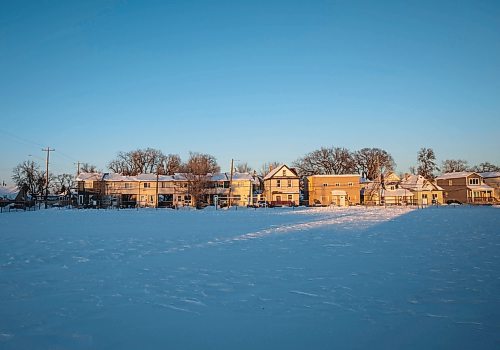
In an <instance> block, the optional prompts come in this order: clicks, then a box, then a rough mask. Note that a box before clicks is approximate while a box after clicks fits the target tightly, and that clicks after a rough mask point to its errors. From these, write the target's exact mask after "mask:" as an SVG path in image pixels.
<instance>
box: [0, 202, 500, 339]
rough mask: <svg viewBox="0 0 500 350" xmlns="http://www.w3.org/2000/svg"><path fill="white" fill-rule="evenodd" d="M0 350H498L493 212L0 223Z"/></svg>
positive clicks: (265, 212)
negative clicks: (335, 349)
mask: <svg viewBox="0 0 500 350" xmlns="http://www.w3.org/2000/svg"><path fill="white" fill-rule="evenodd" d="M0 232H1V233H0V349H334V348H337V349H397V348H399V349H499V348H500V209H499V208H492V207H487V208H475V207H456V208H452V207H441V208H428V209H424V210H410V209H406V208H387V209H384V208H368V209H367V208H348V209H330V208H318V209H296V210H291V209H259V210H246V209H245V210H241V209H240V210H238V211H234V210H231V211H213V210H210V209H206V210H202V211H195V210H192V211H187V210H186V211H182V210H179V211H174V210H158V211H156V210H139V211H135V210H120V211H111V210H109V211H105V210H59V209H52V210H42V211H37V212H18V213H3V214H1V215H0Z"/></svg>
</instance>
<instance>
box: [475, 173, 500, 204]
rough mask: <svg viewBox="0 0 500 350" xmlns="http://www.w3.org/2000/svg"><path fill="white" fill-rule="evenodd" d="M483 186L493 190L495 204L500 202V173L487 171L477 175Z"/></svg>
mask: <svg viewBox="0 0 500 350" xmlns="http://www.w3.org/2000/svg"><path fill="white" fill-rule="evenodd" d="M479 175H481V177H482V178H483V181H484V183H485V184H487V185H488V186H490V187H491V188H493V196H494V197H495V200H496V201H497V202H500V171H489V172H484V173H479Z"/></svg>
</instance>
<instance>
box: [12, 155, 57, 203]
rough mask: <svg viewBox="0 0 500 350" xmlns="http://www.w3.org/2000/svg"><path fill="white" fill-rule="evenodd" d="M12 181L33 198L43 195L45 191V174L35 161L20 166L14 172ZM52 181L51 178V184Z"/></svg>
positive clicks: (25, 162)
mask: <svg viewBox="0 0 500 350" xmlns="http://www.w3.org/2000/svg"><path fill="white" fill-rule="evenodd" d="M12 172H13V174H12V180H13V181H14V183H15V184H16V186H17V187H18V188H19V189H20V190H23V191H25V192H26V193H27V194H30V195H31V196H32V197H36V196H39V195H42V194H43V192H44V190H45V183H46V177H45V172H44V171H42V170H41V169H40V166H39V165H38V164H36V163H35V162H33V161H29V160H27V161H24V162H22V163H20V164H18V165H17V166H16V167H15V168H14V170H13V171H12ZM51 179H52V177H51V176H49V184H50V180H51Z"/></svg>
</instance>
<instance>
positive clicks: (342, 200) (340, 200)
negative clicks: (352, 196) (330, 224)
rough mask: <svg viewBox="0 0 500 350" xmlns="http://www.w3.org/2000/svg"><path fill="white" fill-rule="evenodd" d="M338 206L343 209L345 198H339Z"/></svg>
mask: <svg viewBox="0 0 500 350" xmlns="http://www.w3.org/2000/svg"><path fill="white" fill-rule="evenodd" d="M339 206H341V207H345V196H339Z"/></svg>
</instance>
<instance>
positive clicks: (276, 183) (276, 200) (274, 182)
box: [264, 164, 300, 206]
mask: <svg viewBox="0 0 500 350" xmlns="http://www.w3.org/2000/svg"><path fill="white" fill-rule="evenodd" d="M264 198H265V200H266V202H267V203H268V205H270V206H283V205H285V206H296V205H299V200H300V178H299V176H298V175H297V172H296V171H295V169H293V168H290V167H288V166H287V165H285V164H282V165H280V166H278V167H276V168H275V169H273V170H271V171H270V172H269V173H268V174H267V175H266V176H265V177H264Z"/></svg>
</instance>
